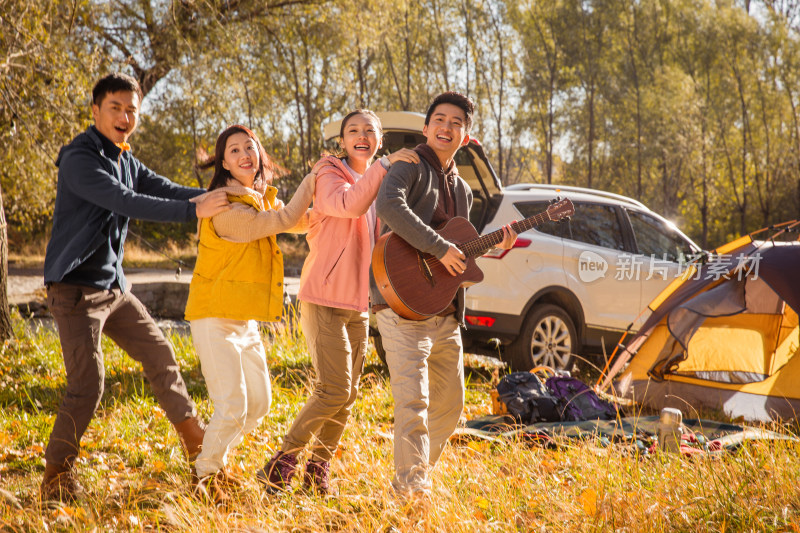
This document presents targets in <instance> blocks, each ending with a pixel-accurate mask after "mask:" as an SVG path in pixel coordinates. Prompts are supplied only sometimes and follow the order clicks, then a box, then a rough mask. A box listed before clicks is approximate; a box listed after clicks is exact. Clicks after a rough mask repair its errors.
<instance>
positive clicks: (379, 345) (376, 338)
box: [372, 335, 389, 368]
mask: <svg viewBox="0 0 800 533" xmlns="http://www.w3.org/2000/svg"><path fill="white" fill-rule="evenodd" d="M372 345H373V346H374V347H375V353H376V354H377V355H378V359H380V360H381V363H383V366H385V367H386V368H389V367H388V366H387V365H386V350H384V349H383V339H381V336H380V335H373V337H372Z"/></svg>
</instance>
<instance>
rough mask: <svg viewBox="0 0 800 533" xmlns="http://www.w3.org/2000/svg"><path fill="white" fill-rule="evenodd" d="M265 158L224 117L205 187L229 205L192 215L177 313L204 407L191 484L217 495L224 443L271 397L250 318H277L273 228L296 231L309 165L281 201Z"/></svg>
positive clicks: (223, 478)
mask: <svg viewBox="0 0 800 533" xmlns="http://www.w3.org/2000/svg"><path fill="white" fill-rule="evenodd" d="M274 170H275V166H274V165H273V163H272V162H271V160H270V159H269V157H268V156H267V154H266V152H265V151H264V148H263V147H262V145H261V142H260V141H259V140H258V137H256V135H255V134H254V133H253V132H252V131H250V130H249V129H248V128H246V127H244V126H239V125H235V126H230V127H228V128H227V129H226V130H225V131H223V132H222V133H221V134H220V136H219V138H218V139H217V144H216V149H215V156H214V177H213V178H212V179H211V183H210V185H209V187H208V190H213V189H218V188H225V190H226V191H227V192H228V199H229V200H230V202H231V209H230V210H228V211H225V212H223V213H220V214H218V215H216V216H214V217H212V218H210V219H208V218H205V219H202V221H201V222H200V225H199V236H200V243H199V245H198V252H197V263H196V265H195V269H194V274H193V276H192V282H191V285H190V287H189V299H188V301H187V303H186V320H188V321H189V323H190V325H191V329H192V339H193V341H194V345H195V349H196V350H197V355H198V357H199V359H200V364H201V367H202V371H203V376H204V378H205V380H206V386H207V388H208V396H209V398H210V399H211V401H212V402H213V403H214V414H213V415H212V417H211V420H210V421H209V423H208V428H207V429H206V433H205V438H204V439H203V448H202V450H201V452H200V455H199V456H198V457H197V461H196V463H195V474H196V476H197V478H196V479H195V483H196V484H197V489H198V490H199V491H200V492H201V493H202V494H205V495H206V496H208V497H209V498H210V499H211V500H213V501H214V502H215V503H216V504H224V503H226V502H227V501H228V500H229V498H230V496H229V495H228V490H229V489H230V488H231V485H235V484H236V482H235V480H234V479H233V478H232V477H231V476H230V475H228V474H226V472H225V464H226V457H227V454H228V451H229V450H230V449H231V448H233V447H235V446H237V445H238V444H239V443H240V442H241V441H242V439H243V437H244V435H245V434H247V433H249V432H250V431H252V430H253V429H255V428H256V426H258V423H259V421H260V420H261V418H262V417H263V416H264V415H265V414H266V413H267V411H269V406H270V402H271V398H272V391H271V386H270V378H269V371H268V369H267V359H266V353H265V351H264V346H263V344H262V342H261V335H260V333H259V330H258V322H259V321H262V322H274V321H277V320H280V318H281V312H282V309H283V257H282V255H281V251H280V249H279V248H278V244H277V242H276V240H275V235H276V234H277V233H281V232H286V231H291V232H304V231H306V230H307V228H308V215H307V214H306V211H307V209H308V206H309V204H310V203H311V199H312V197H313V195H314V183H315V179H314V173H313V172H312V173H311V174H309V175H308V176H306V177H305V178H304V179H303V182H302V183H301V185H300V187H298V189H297V191H296V192H295V194H294V197H293V198H292V200H291V201H290V202H289V203H288V204H287V205H286V206H284V205H283V203H282V202H281V201H280V200H278V199H277V198H276V193H277V189H276V188H275V187H272V186H271V185H270V183H271V182H272V177H273V174H274Z"/></svg>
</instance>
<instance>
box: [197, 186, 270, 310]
mask: <svg viewBox="0 0 800 533" xmlns="http://www.w3.org/2000/svg"><path fill="white" fill-rule="evenodd" d="M277 192H278V190H277V189H276V188H275V187H267V191H266V192H265V193H264V203H263V204H262V202H261V200H260V199H259V198H258V197H256V196H252V195H243V196H233V195H228V199H229V200H230V201H231V202H241V203H244V204H247V205H249V206H250V207H253V208H255V209H257V210H258V211H264V210H265V209H274V206H275V196H276V194H277ZM199 232H200V242H199V244H198V248H197V263H196V264H195V267H194V274H193V275H192V283H191V285H190V286H189V299H188V301H187V302H186V312H185V317H186V320H196V319H198V318H231V319H235V320H251V319H252V320H260V321H262V322H275V321H277V320H280V319H281V313H282V312H283V288H284V287H283V255H282V254H281V251H280V249H279V248H278V243H277V241H276V240H275V236H274V235H271V236H269V237H266V238H263V239H258V240H256V241H251V242H245V243H237V242H230V241H226V240H225V239H223V238H221V237H219V236H218V235H217V233H216V231H214V224H213V222H212V220H211V219H210V218H204V219H202V221H201V222H200V230H199Z"/></svg>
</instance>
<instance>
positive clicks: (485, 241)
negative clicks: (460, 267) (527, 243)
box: [458, 211, 550, 257]
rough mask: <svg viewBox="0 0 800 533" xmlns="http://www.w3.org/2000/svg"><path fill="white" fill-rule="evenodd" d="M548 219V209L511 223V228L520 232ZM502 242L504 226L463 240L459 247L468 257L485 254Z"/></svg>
mask: <svg viewBox="0 0 800 533" xmlns="http://www.w3.org/2000/svg"><path fill="white" fill-rule="evenodd" d="M548 220H550V216H549V215H548V214H547V211H542V212H541V213H539V214H536V215H533V216H531V217H528V218H526V219H524V220H520V221H519V222H513V223H512V224H511V228H512V229H513V230H514V231H515V232H516V233H518V234H519V233H522V232H523V231H528V230H529V229H531V228H534V227H536V226H538V225H539V224H541V223H542V222H547V221H548ZM501 242H503V229H502V228H500V229H499V230H497V231H493V232H491V233H487V234H486V235H481V236H480V237H478V238H477V239H473V240H471V241H467V242H462V243H461V244H459V245H458V248H459V249H460V250H461V251H462V252H464V255H466V256H467V257H478V256H481V255H483V254H485V253H486V252H488V251H489V250H490V249H491V248H493V247H494V246H495V245H496V244H499V243H501Z"/></svg>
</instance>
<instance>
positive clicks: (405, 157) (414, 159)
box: [386, 148, 419, 165]
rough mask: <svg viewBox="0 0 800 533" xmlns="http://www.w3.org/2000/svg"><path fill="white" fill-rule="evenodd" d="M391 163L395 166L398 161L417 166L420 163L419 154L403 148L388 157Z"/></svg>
mask: <svg viewBox="0 0 800 533" xmlns="http://www.w3.org/2000/svg"><path fill="white" fill-rule="evenodd" d="M386 158H387V159H388V160H389V163H391V164H395V163H397V162H398V161H405V162H406V163H412V164H415V165H416V164H417V163H419V154H417V152H415V151H414V150H411V149H409V148H401V149H399V150H397V151H396V152H394V153H392V154H389V155H387V156H386Z"/></svg>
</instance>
